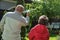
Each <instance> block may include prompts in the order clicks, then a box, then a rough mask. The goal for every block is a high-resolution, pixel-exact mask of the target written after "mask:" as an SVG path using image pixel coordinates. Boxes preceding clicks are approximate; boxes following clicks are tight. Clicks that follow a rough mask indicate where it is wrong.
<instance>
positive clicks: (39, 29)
mask: <svg viewBox="0 0 60 40" xmlns="http://www.w3.org/2000/svg"><path fill="white" fill-rule="evenodd" d="M47 23H48V17H47V16H45V15H42V16H40V17H39V20H38V24H37V25H36V26H34V27H33V28H32V29H31V30H30V32H29V40H49V31H48V29H47V27H46V25H47Z"/></svg>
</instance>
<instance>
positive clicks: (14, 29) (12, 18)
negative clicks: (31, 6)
mask: <svg viewBox="0 0 60 40" xmlns="http://www.w3.org/2000/svg"><path fill="white" fill-rule="evenodd" d="M23 11H24V7H23V6H22V5H17V7H16V8H15V11H14V12H7V13H6V14H5V15H4V16H3V18H2V20H1V22H0V28H1V31H3V34H2V39H3V40H21V36H20V32H21V27H22V26H26V25H28V23H29V14H28V13H27V15H26V18H25V17H24V16H22V12H23Z"/></svg>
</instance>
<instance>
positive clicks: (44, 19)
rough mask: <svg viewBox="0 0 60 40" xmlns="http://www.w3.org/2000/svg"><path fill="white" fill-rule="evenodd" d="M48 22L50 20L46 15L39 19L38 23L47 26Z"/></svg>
mask: <svg viewBox="0 0 60 40" xmlns="http://www.w3.org/2000/svg"><path fill="white" fill-rule="evenodd" d="M48 20H49V19H48V17H47V16H46V15H42V16H40V17H39V20H38V23H39V24H44V25H47V23H48Z"/></svg>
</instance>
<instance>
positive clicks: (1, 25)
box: [0, 15, 6, 31]
mask: <svg viewBox="0 0 60 40" xmlns="http://www.w3.org/2000/svg"><path fill="white" fill-rule="evenodd" d="M5 17H6V16H5V15H4V16H3V17H2V19H1V21H0V30H1V31H3V28H4V24H5Z"/></svg>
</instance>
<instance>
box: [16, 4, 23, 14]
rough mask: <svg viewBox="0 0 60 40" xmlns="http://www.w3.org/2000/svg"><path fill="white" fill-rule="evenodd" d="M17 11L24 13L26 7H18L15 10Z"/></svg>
mask: <svg viewBox="0 0 60 40" xmlns="http://www.w3.org/2000/svg"><path fill="white" fill-rule="evenodd" d="M15 11H17V12H20V13H22V12H23V11H24V6H22V5H17V6H16V8H15Z"/></svg>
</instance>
